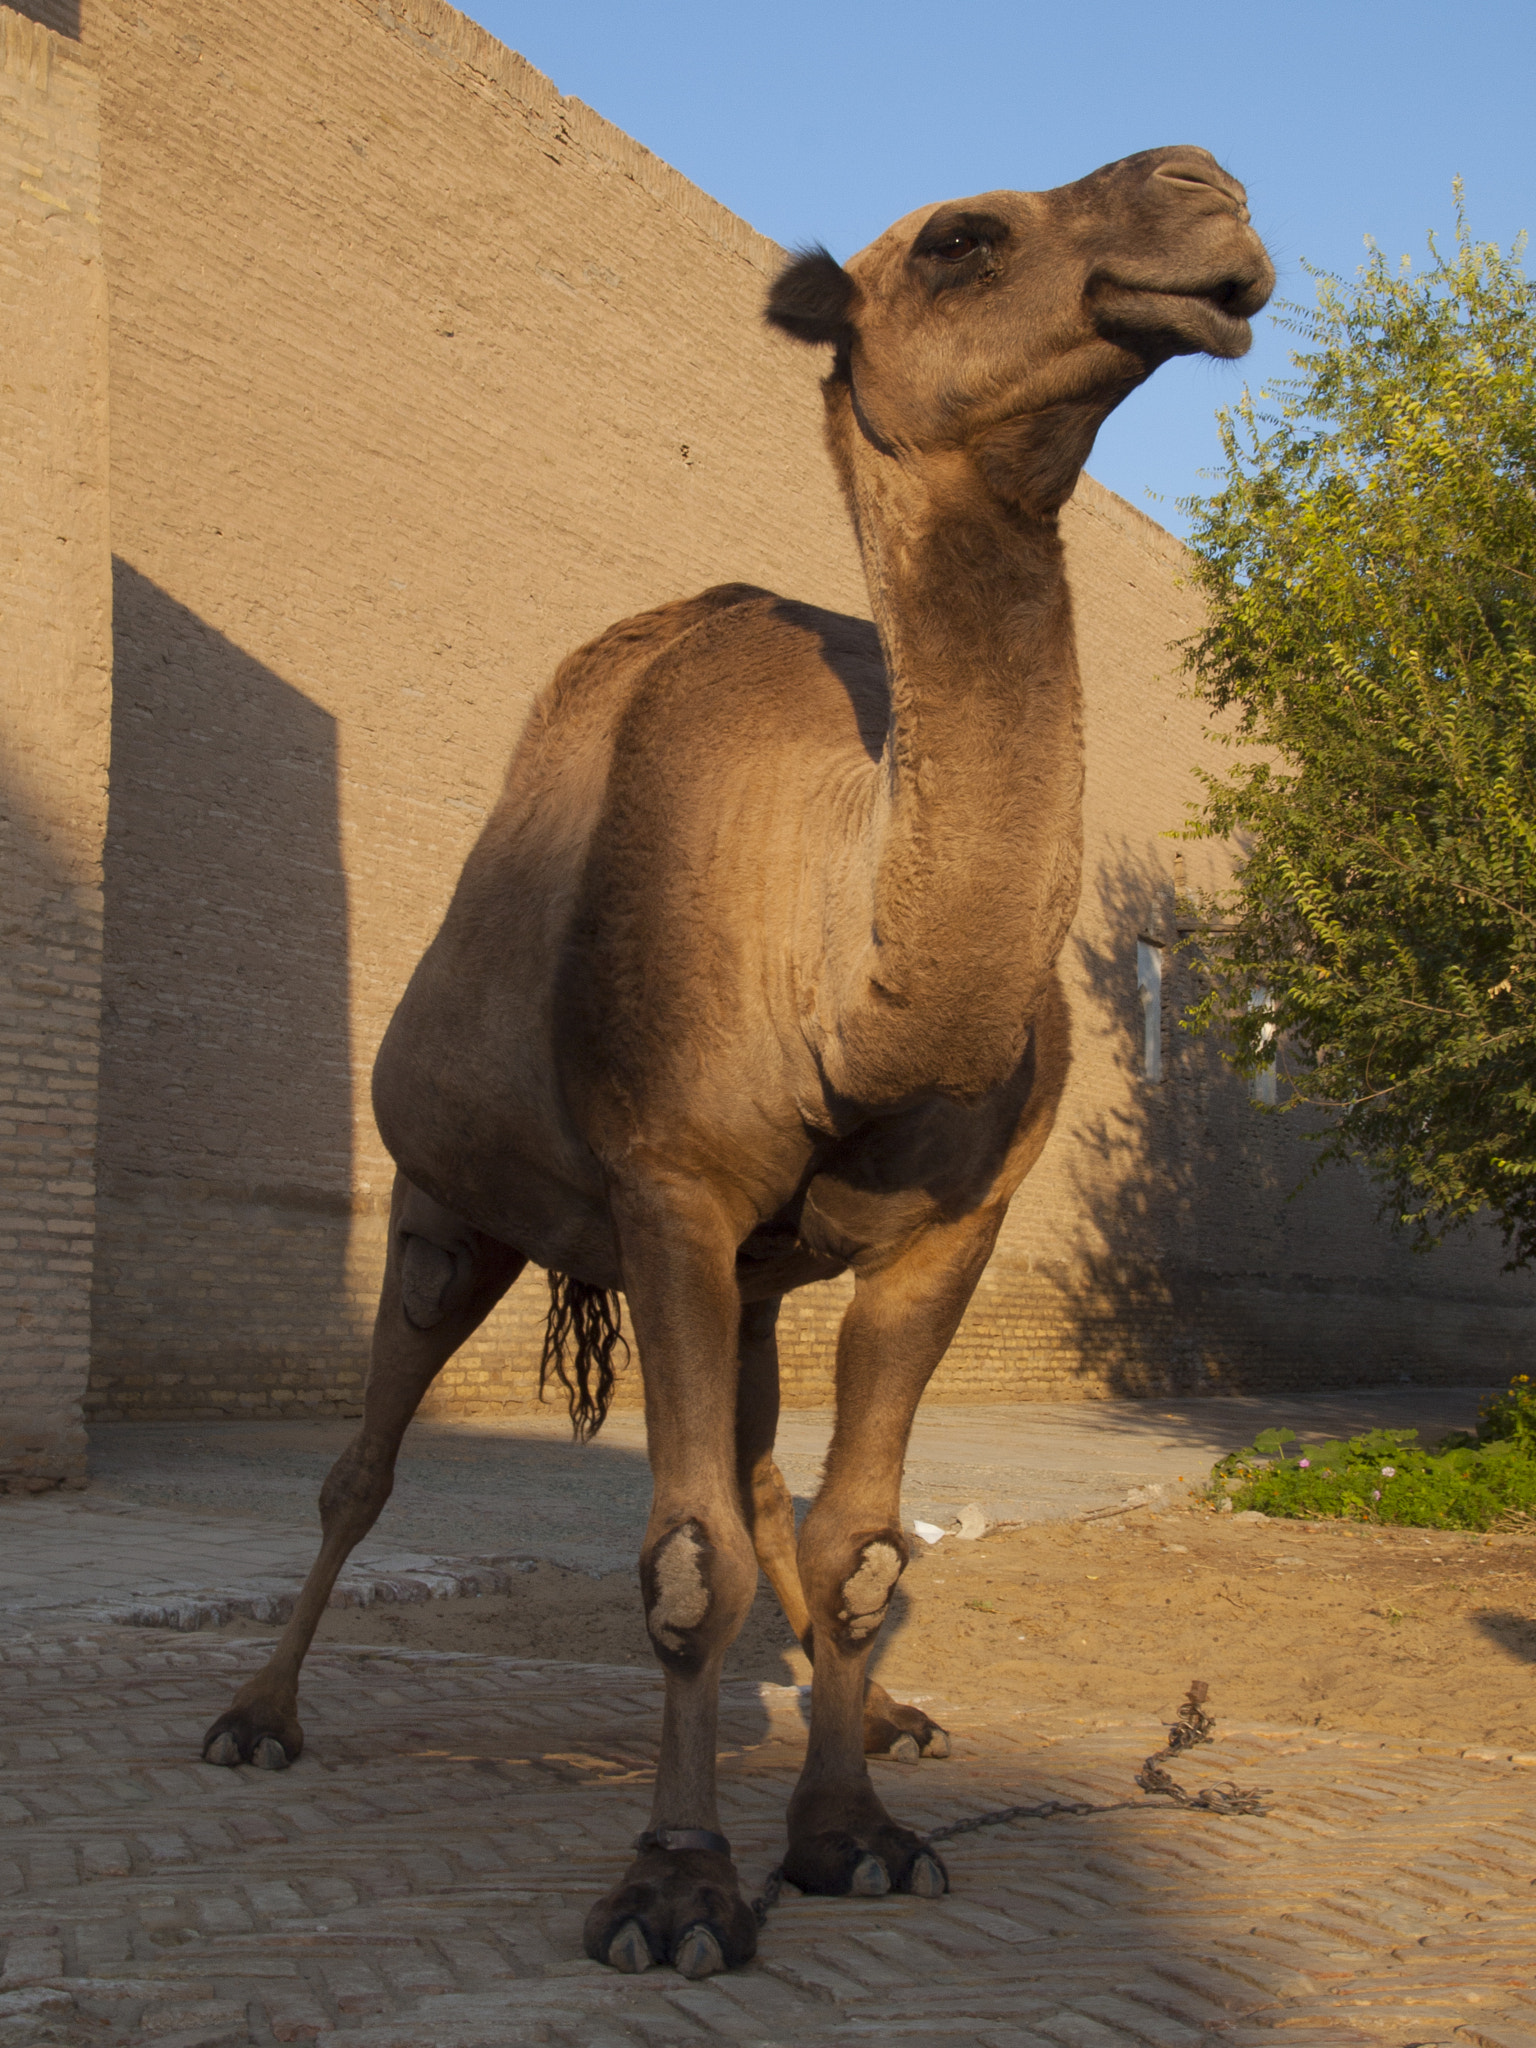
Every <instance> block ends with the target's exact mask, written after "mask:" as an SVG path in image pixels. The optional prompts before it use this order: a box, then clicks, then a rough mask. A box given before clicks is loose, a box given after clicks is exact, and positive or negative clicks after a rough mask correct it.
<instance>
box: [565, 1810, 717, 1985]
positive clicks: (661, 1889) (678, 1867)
mask: <svg viewBox="0 0 1536 2048" xmlns="http://www.w3.org/2000/svg"><path fill="white" fill-rule="evenodd" d="M687 1832H688V1833H690V1834H692V1833H694V1832H696V1831H695V1830H693V1829H689V1830H688V1831H687ZM662 1839H663V1840H664V1839H665V1831H664V1832H663V1837H662ZM714 1839H715V1840H716V1841H718V1842H720V1843H721V1847H720V1848H719V1849H718V1850H716V1849H709V1848H679V1849H668V1848H663V1847H660V1846H656V1845H654V1844H652V1845H651V1846H645V1847H642V1848H641V1851H640V1854H639V1855H638V1856H637V1857H636V1858H635V1860H634V1862H633V1863H631V1865H630V1866H629V1868H628V1870H627V1871H625V1873H624V1877H623V1880H622V1882H621V1883H619V1884H617V1885H615V1886H614V1888H613V1890H612V1891H611V1892H609V1894H608V1895H607V1897H606V1898H602V1899H599V1900H598V1902H597V1904H596V1905H595V1906H594V1907H593V1908H592V1910H591V1912H590V1913H589V1914H588V1915H587V1924H586V1926H585V1928H584V1929H583V1931H582V1944H583V1946H584V1947H585V1949H586V1951H587V1954H588V1955H589V1956H591V1958H592V1960H593V1961H594V1962H597V1963H609V1964H611V1965H612V1966H613V1968H614V1969H616V1970H624V1971H626V1972H628V1973H630V1974H633V1973H634V1972H636V1971H639V1970H648V1969H649V1968H650V1967H651V1965H652V1963H670V1964H671V1965H672V1966H673V1968H674V1969H675V1970H677V1971H679V1972H680V1973H681V1975H683V1976H684V1977H711V1976H713V1975H714V1973H715V1972H716V1971H717V1970H734V1969H736V1968H737V1967H738V1966H739V1965H740V1964H742V1963H747V1962H750V1961H751V1960H752V1957H753V1956H754V1955H755V1954H756V1953H757V1922H756V1920H754V1918H753V1917H752V1908H751V1907H750V1906H749V1905H748V1904H747V1902H746V1900H745V1899H744V1898H743V1897H742V1896H741V1890H740V1887H739V1886H738V1884H737V1882H736V1866H735V1865H734V1864H733V1863H732V1861H731V1857H730V1848H729V1845H728V1844H727V1843H725V1842H724V1841H723V1838H722V1837H720V1836H718V1835H717V1836H715V1838H714ZM640 1840H641V1842H642V1844H647V1843H650V1842H651V1838H650V1837H649V1836H646V1835H642V1836H641V1838H640Z"/></svg>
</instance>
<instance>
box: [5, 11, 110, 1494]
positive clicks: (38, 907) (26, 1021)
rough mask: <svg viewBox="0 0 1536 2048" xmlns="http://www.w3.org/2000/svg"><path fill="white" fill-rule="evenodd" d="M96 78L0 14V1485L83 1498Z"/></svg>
mask: <svg viewBox="0 0 1536 2048" xmlns="http://www.w3.org/2000/svg"><path fill="white" fill-rule="evenodd" d="M97 139H98V125H97V95H96V80H95V78H94V76H93V75H92V74H91V72H90V70H89V69H88V68H87V67H85V66H84V65H82V64H81V63H80V61H79V58H78V56H77V54H76V52H75V51H74V49H73V47H72V46H71V44H70V43H69V42H67V41H65V40H63V39H62V38H61V37H59V36H58V35H56V34H54V33H52V32H51V31H50V30H49V29H47V28H45V27H43V26H41V25H40V24H38V23H35V22H33V21H30V20H27V19H25V18H23V17H22V16H20V15H18V14H16V13H13V12H12V11H11V10H10V9H9V8H5V7H0V586H3V596H0V875H3V878H4V881H3V888H0V1488H4V1487H11V1488H32V1489H40V1488H44V1487H48V1486H53V1485H57V1484H58V1483H60V1482H61V1481H63V1482H67V1483H71V1484H83V1483H84V1472H85V1437H84V1431H83V1429H82V1427H81V1421H80V1401H81V1396H82V1394H83V1392H84V1390H85V1384H86V1375H87V1367H88V1354H89V1340H90V1274H91V1258H92V1231H93V1214H92V1201H93V1195H94V1180H93V1164H92V1158H93V1148H94V1141H95V1117H96V1067H97V1045H98V1035H99V1026H100V1007H101V1002H100V995H101V844H102V830H103V826H104V823H105V818H106V774H107V735H108V707H109V668H110V646H111V643H110V613H109V593H110V582H109V554H108V534H107V440H106V431H107V377H106V366H107V342H106V292H105V287H104V284H103V278H102V265H101V252H100V219H99V202H100V167H99V163H98V151H97Z"/></svg>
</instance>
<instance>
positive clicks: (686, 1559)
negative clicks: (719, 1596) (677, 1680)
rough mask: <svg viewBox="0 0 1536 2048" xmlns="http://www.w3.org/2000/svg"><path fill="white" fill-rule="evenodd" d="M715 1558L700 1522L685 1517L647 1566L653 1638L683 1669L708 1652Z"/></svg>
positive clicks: (648, 1615)
mask: <svg viewBox="0 0 1536 2048" xmlns="http://www.w3.org/2000/svg"><path fill="white" fill-rule="evenodd" d="M712 1558H713V1550H712V1547H711V1545H710V1543H709V1541H708V1539H707V1538H706V1536H705V1534H704V1531H703V1530H702V1529H701V1528H700V1527H699V1525H698V1523H697V1522H684V1523H682V1524H681V1526H680V1527H678V1528H676V1529H673V1530H671V1531H670V1532H669V1533H668V1534H667V1535H665V1536H663V1538H662V1539H661V1541H660V1542H659V1543H658V1544H657V1545H656V1548H655V1549H654V1550H653V1551H652V1552H651V1553H650V1555H649V1556H648V1557H647V1558H646V1559H645V1560H644V1561H643V1563H642V1566H641V1577H642V1582H643V1585H644V1590H645V1622H646V1627H647V1628H648V1629H649V1630H650V1632H651V1641H652V1642H653V1643H654V1644H655V1645H656V1653H657V1655H658V1656H659V1657H661V1658H662V1659H663V1660H664V1661H665V1662H666V1663H668V1664H670V1665H672V1666H673V1667H674V1668H675V1669H677V1670H680V1671H687V1670H691V1669H692V1668H694V1667H695V1666H696V1665H697V1664H698V1662H699V1661H700V1658H701V1656H702V1651H703V1644H702V1642H701V1631H702V1629H703V1625H704V1623H705V1621H707V1619H708V1617H709V1607H710V1588H709V1568H710V1563H711V1561H712Z"/></svg>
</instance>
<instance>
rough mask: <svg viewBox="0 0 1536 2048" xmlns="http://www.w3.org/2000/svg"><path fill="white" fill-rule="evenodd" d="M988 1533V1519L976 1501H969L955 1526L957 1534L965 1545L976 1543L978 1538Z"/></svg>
mask: <svg viewBox="0 0 1536 2048" xmlns="http://www.w3.org/2000/svg"><path fill="white" fill-rule="evenodd" d="M986 1533H987V1518H986V1516H985V1515H984V1514H983V1513H982V1511H981V1507H980V1505H979V1504H978V1503H977V1502H976V1501H973V1500H972V1501H967V1502H966V1504H965V1506H964V1507H963V1508H962V1509H961V1510H960V1519H959V1521H958V1522H956V1524H955V1534H956V1535H957V1536H958V1537H959V1538H960V1539H961V1541H962V1542H965V1543H974V1542H975V1541H976V1539H977V1537H978V1536H985V1535H986Z"/></svg>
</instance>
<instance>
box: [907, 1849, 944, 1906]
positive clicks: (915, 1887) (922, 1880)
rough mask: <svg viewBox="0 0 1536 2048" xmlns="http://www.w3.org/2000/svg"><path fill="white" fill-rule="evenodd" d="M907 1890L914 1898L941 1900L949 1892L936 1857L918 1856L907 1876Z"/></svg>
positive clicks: (941, 1867)
mask: <svg viewBox="0 0 1536 2048" xmlns="http://www.w3.org/2000/svg"><path fill="white" fill-rule="evenodd" d="M907 1890H908V1891H909V1892H911V1893H912V1895H913V1896H914V1897H915V1898H919V1899H942V1898H943V1896H944V1894H945V1893H946V1892H947V1891H948V1890H949V1884H948V1881H947V1880H946V1878H945V1876H944V1867H943V1865H942V1864H941V1863H940V1862H939V1859H938V1858H937V1857H936V1856H919V1857H917V1858H916V1859H915V1861H914V1862H913V1865H912V1868H911V1870H910V1871H909V1872H908V1874H907Z"/></svg>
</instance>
